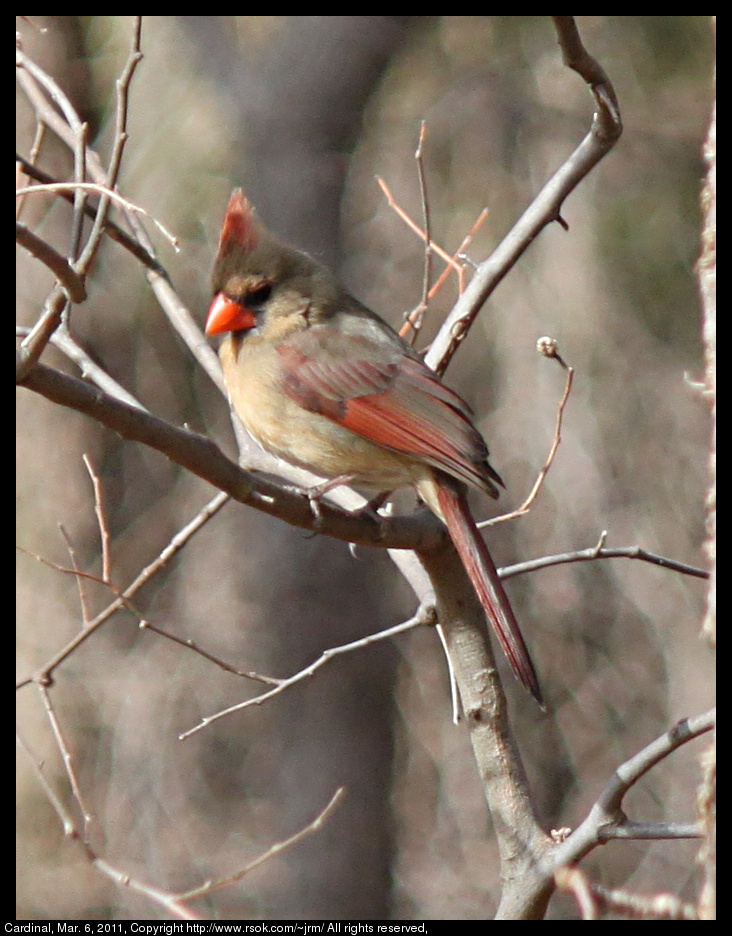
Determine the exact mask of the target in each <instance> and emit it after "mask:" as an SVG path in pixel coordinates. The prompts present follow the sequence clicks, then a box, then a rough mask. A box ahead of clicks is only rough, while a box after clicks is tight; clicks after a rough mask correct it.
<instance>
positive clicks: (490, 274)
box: [425, 16, 622, 374]
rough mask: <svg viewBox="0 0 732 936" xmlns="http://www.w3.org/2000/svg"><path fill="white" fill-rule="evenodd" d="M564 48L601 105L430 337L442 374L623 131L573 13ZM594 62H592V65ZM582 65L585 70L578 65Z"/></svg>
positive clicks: (559, 23) (561, 28)
mask: <svg viewBox="0 0 732 936" xmlns="http://www.w3.org/2000/svg"><path fill="white" fill-rule="evenodd" d="M554 20H555V25H556V28H557V34H558V36H559V39H560V44H561V45H562V47H563V49H567V48H568V49H570V50H571V53H572V54H571V64H570V67H572V68H574V69H575V71H579V73H580V74H581V76H582V77H583V78H584V79H585V81H586V82H587V84H588V85H589V87H590V90H591V91H592V94H593V97H594V99H595V104H596V107H597V110H596V112H595V115H594V118H593V121H592V126H591V128H590V131H589V133H588V134H587V136H586V137H585V138H584V140H583V141H582V142H581V143H580V145H579V146H578V147H577V149H576V150H575V151H574V152H573V153H572V155H571V156H569V158H568V159H567V160H566V161H565V163H564V165H562V166H561V167H560V168H559V169H558V171H557V172H556V173H555V174H554V175H553V176H552V177H551V179H549V181H548V182H547V183H546V184H545V185H544V187H543V188H542V190H541V191H540V192H539V194H538V195H537V196H536V198H535V199H534V201H533V202H532V203H531V205H530V206H529V207H528V208H527V209H526V211H525V212H524V213H523V215H522V216H521V217H520V218H519V219H518V221H517V222H516V224H515V225H514V226H513V228H512V229H511V231H510V232H509V233H508V235H507V236H506V237H505V238H504V239H503V241H501V243H500V244H499V245H498V247H496V249H495V250H494V251H493V253H492V254H491V256H490V257H489V258H488V259H487V260H485V261H484V262H483V263H481V264H480V265H479V266H478V268H477V270H476V271H475V276H474V277H473V278H472V280H471V281H470V283H469V284H468V286H467V288H466V289H465V292H463V293H462V295H461V296H460V297H459V299H458V301H457V303H456V304H455V306H454V308H453V310H452V312H451V313H450V315H449V316H448V317H447V319H446V320H445V322H444V324H443V326H442V328H441V329H440V332H439V334H438V335H437V337H436V338H435V340H434V341H433V343H432V347H431V348H430V350H429V353H428V354H427V356H426V358H425V360H426V362H427V363H428V364H429V366H430V367H432V368H433V369H434V370H435V371H437V373H438V374H443V373H444V372H445V369H446V368H447V365H448V364H449V362H450V360H451V359H452V356H453V354H454V353H455V351H456V350H457V348H458V346H459V345H460V342H461V341H462V340H463V339H464V338H465V335H466V334H467V332H468V330H469V328H470V326H471V324H472V323H473V321H474V320H475V317H476V315H477V314H478V312H479V311H480V310H481V308H482V307H483V305H484V303H485V301H486V299H487V298H488V297H489V296H490V295H491V293H492V292H493V290H494V289H495V288H496V286H498V284H499V283H500V282H501V280H502V279H503V278H504V276H505V275H506V274H507V273H508V271H509V270H510V269H511V268H512V267H513V266H514V265H515V264H516V262H517V261H518V259H519V258H520V257H521V256H522V254H523V253H524V251H525V250H526V249H527V247H528V246H529V244H531V242H532V241H533V240H534V238H535V237H536V236H537V235H538V234H539V233H541V231H542V230H543V229H544V228H545V227H546V226H547V225H548V224H550V223H551V222H552V221H560V220H561V213H560V212H561V207H562V204H563V203H564V200H565V199H566V198H567V196H568V195H569V194H570V192H572V191H573V190H574V189H575V188H576V187H577V185H578V184H579V183H580V182H581V181H582V179H584V178H585V176H586V175H587V174H588V173H589V172H590V170H591V169H592V168H593V167H594V166H595V165H597V163H598V162H599V161H600V160H601V159H602V157H603V156H605V154H606V153H608V152H609V151H610V150H611V149H612V147H613V146H614V145H615V143H616V142H617V141H618V139H619V137H620V134H621V132H622V124H621V121H620V112H619V108H618V103H617V99H616V97H615V91H614V90H613V87H612V84H611V83H610V80H609V78H608V77H607V76H606V75H605V73H604V72H603V71H602V69H601V68H600V66H599V65H598V64H597V63H596V62H595V60H594V59H593V58H592V56H590V55H589V53H587V52H586V50H585V49H584V47H583V46H582V43H581V40H580V38H579V33H578V32H577V28H576V26H575V24H574V17H572V16H557V17H554ZM593 66H594V67H593ZM580 69H581V70H580Z"/></svg>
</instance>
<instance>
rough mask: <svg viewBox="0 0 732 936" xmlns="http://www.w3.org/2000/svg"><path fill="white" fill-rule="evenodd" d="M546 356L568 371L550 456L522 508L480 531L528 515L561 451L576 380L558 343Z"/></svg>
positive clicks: (542, 339)
mask: <svg viewBox="0 0 732 936" xmlns="http://www.w3.org/2000/svg"><path fill="white" fill-rule="evenodd" d="M547 341H552V339H547V338H540V339H539V345H540V347H541V343H542V342H547ZM542 353H544V354H546V352H545V351H542ZM546 356H548V357H552V358H554V359H555V360H557V361H558V362H559V363H560V364H561V366H562V367H563V368H564V369H565V370H566V371H567V382H566V384H565V386H564V393H563V395H562V399H561V400H560V401H559V406H558V408H557V421H556V424H555V427H554V438H553V439H552V445H551V448H550V449H549V454H548V455H547V459H546V461H545V462H544V466H543V468H542V469H541V471H540V472H539V474H538V476H537V478H536V481H535V482H534V486H533V487H532V488H531V491H530V492H529V496H528V497H527V498H526V500H525V501H524V502H523V504H521V506H520V507H517V508H516V509H515V510H512V511H511V512H510V513H507V514H501V516H500V517H493V518H492V519H491V520H484V521H483V522H481V523H479V524H478V527H479V528H480V529H482V528H483V527H488V526H493V524H494V523H503V521H504V520H513V519H514V518H515V517H522V516H523V515H524V514H526V513H528V511H529V510H530V509H531V505H532V504H533V503H534V501H535V500H536V498H537V495H538V494H539V491H540V489H541V486H542V484H543V483H544V479H545V478H546V476H547V474H548V473H549V469H550V468H551V466H552V462H553V461H554V458H555V456H556V454H557V451H558V449H559V443H560V442H561V441H562V419H563V417H564V409H565V407H566V405H567V400H568V399H569V394H570V393H571V392H572V381H573V380H574V369H573V368H572V367H569V366H568V365H567V364H566V363H565V362H564V360H563V359H562V357H561V355H560V354H559V352H558V351H557V349H556V343H554V350H553V353H551V354H546Z"/></svg>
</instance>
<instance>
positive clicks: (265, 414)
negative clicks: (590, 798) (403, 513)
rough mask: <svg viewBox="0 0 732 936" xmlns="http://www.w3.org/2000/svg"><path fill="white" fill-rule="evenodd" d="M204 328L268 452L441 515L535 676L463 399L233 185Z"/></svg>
mask: <svg viewBox="0 0 732 936" xmlns="http://www.w3.org/2000/svg"><path fill="white" fill-rule="evenodd" d="M213 289H214V294H215V295H214V300H213V302H212V304H211V308H210V311H209V314H208V320H207V322H206V334H208V335H215V334H219V333H222V332H228V333H229V334H228V335H227V337H226V338H225V340H224V341H223V343H222V345H221V349H220V352H219V353H220V356H221V363H222V365H223V371H224V379H225V381H226V385H227V388H228V390H229V396H230V399H231V403H232V405H233V407H234V409H235V411H236V413H237V414H238V416H239V417H240V419H241V420H242V422H243V423H244V425H245V426H246V428H247V429H248V430H249V432H250V433H251V434H252V436H254V438H255V439H256V440H257V441H258V442H259V443H260V444H261V445H262V446H263V447H264V448H265V449H267V450H268V451H269V452H272V453H273V454H274V455H277V456H278V457H280V458H283V459H284V460H285V461H287V462H290V463H291V464H294V465H299V466H300V467H302V468H306V469H308V470H309V471H312V472H313V473H315V474H317V475H319V476H320V477H323V478H327V479H330V482H329V484H328V485H327V486H326V488H325V489H328V488H332V487H336V486H337V485H338V484H354V485H355V486H357V487H358V486H361V487H365V488H369V489H372V490H376V491H379V492H387V491H393V490H394V489H395V488H399V487H403V486H406V485H411V486H412V487H413V488H415V489H416V491H417V493H418V495H419V497H420V498H421V499H422V500H423V501H424V503H425V504H427V506H428V507H429V508H430V510H432V511H433V512H434V513H435V514H437V516H438V517H440V518H441V519H442V520H444V522H445V523H446V524H447V528H448V530H449V532H450V536H451V537H452V540H453V542H454V544H455V547H456V549H457V551H458V554H459V555H460V558H461V560H462V562H463V564H464V566H465V569H466V571H467V573H468V575H469V576H470V580H471V582H472V583H473V587H474V588H475V591H476V592H477V594H478V597H479V598H480V602H481V604H482V605H483V608H484V609H485V611H486V614H487V615H488V617H489V618H490V621H491V624H492V625H493V628H494V630H495V632H496V634H497V636H498V639H499V640H500V642H501V646H502V647H503V650H504V652H505V654H506V656H507V657H508V659H509V661H510V663H511V666H512V667H513V671H514V673H515V674H516V676H518V678H519V679H520V680H521V682H522V683H523V684H524V685H525V686H526V688H527V689H528V690H529V692H531V694H532V695H533V696H534V698H535V699H537V701H538V702H539V703H540V704H542V705H543V702H542V697H541V690H540V689H539V682H538V679H537V677H536V672H535V670H534V666H533V664H532V662H531V658H530V656H529V652H528V650H527V649H526V644H525V643H524V640H523V637H522V636H521V631H520V630H519V627H518V624H517V622H516V618H515V617H514V614H513V611H512V610H511V605H510V604H509V601H508V598H507V597H506V593H505V591H504V590H503V585H502V584H501V580H500V579H499V577H498V573H497V571H496V567H495V565H494V563H493V560H492V559H491V556H490V553H489V552H488V548H487V547H486V545H485V543H484V542H483V538H482V537H481V535H480V533H479V531H478V528H477V527H476V525H475V521H474V520H473V518H472V516H471V515H470V510H469V508H468V502H467V490H466V484H472V485H473V486H474V487H477V488H479V489H480V490H481V491H485V493H486V494H489V495H490V496H491V497H497V496H498V489H497V487H496V484H502V482H501V479H500V477H499V476H498V474H497V473H496V472H495V471H494V470H493V468H491V466H490V465H489V464H488V448H487V446H486V444H485V441H484V439H483V437H482V436H481V435H480V433H479V432H478V430H477V429H476V428H475V426H474V425H473V421H472V416H471V412H470V409H469V407H468V405H467V404H466V403H465V402H464V401H463V400H462V399H461V398H460V397H459V396H458V395H457V394H456V393H454V392H453V391H452V390H450V389H449V388H448V387H446V386H445V385H444V384H443V383H442V382H441V381H440V379H439V377H438V376H437V375H436V374H435V373H434V372H433V371H431V370H430V369H429V368H428V367H427V366H426V365H425V364H424V363H423V361H422V359H421V358H420V356H419V355H418V354H417V353H416V352H415V351H414V349H413V348H412V347H411V346H410V345H409V344H407V343H406V342H405V341H403V340H402V338H400V337H399V335H397V333H396V332H395V331H394V330H393V329H392V328H391V327H390V326H389V325H387V323H386V322H384V321H383V320H382V319H381V318H379V316H378V315H375V314H374V313H373V312H371V311H370V310H369V309H367V308H366V307H365V306H363V305H361V303H359V302H358V301H357V300H355V299H353V298H352V297H351V296H349V295H348V293H346V292H345V290H344V289H343V288H342V287H341V286H340V285H339V284H338V282H337V281H336V279H335V278H334V277H333V276H332V274H331V273H330V272H329V271H328V270H326V269H325V268H324V267H322V266H321V265H320V264H319V263H317V262H316V261H315V260H314V259H313V258H312V257H310V256H309V255H308V254H306V253H303V252H302V251H299V250H295V249H294V248H292V247H289V246H287V245H286V244H283V243H282V242H281V241H279V240H278V239H277V238H276V237H275V236H274V235H273V234H271V233H270V232H269V231H268V230H267V229H266V228H265V227H264V226H263V225H262V224H261V222H260V221H259V220H258V218H257V217H256V215H255V212H254V209H253V207H252V206H251V205H250V203H249V202H248V201H247V199H246V198H245V197H244V195H243V194H242V192H241V189H236V191H235V192H234V194H233V195H232V196H231V200H230V201H229V207H228V209H227V211H226V217H225V219H224V225H223V228H222V231H221V239H220V241H219V251H218V255H217V257H216V264H215V267H214V273H213Z"/></svg>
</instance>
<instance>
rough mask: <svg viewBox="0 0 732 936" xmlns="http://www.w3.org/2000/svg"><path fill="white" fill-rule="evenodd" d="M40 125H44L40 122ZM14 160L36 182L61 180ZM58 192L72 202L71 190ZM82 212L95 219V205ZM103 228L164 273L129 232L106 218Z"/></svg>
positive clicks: (126, 247)
mask: <svg viewBox="0 0 732 936" xmlns="http://www.w3.org/2000/svg"><path fill="white" fill-rule="evenodd" d="M42 126H44V125H43V124H42ZM90 152H91V151H90ZM15 160H16V162H17V163H18V166H19V167H20V168H21V169H22V170H23V174H24V175H26V176H28V177H29V178H31V179H35V180H36V181H37V182H42V183H43V184H45V185H56V184H58V183H59V182H60V181H61V180H60V179H56V178H55V177H54V176H52V175H49V174H48V173H47V172H44V171H43V170H42V169H39V168H38V166H34V165H33V164H32V163H31V162H30V161H29V160H27V159H25V158H24V157H23V156H21V155H20V154H18V153H16V154H15ZM58 194H59V195H60V197H61V198H63V199H65V200H66V201H68V202H70V203H71V204H73V202H74V194H73V192H63V191H62V192H59V193H58ZM84 214H85V215H86V216H87V217H88V218H91V219H92V220H93V221H94V220H96V217H97V207H96V205H89V204H87V205H85V206H84ZM104 230H105V233H106V234H107V236H108V237H110V238H111V239H112V240H114V241H116V242H117V243H118V244H120V245H121V246H122V247H124V248H125V250H128V251H129V252H130V253H131V254H132V255H133V256H134V257H136V258H137V259H138V260H139V261H140V262H141V263H142V264H144V265H145V266H146V267H148V269H151V270H155V271H156V272H158V273H164V270H163V267H162V266H161V265H160V263H159V262H158V260H157V258H156V257H155V256H153V254H151V253H149V252H148V251H147V250H146V249H145V247H143V246H142V244H140V243H139V241H137V240H136V239H135V238H134V237H133V236H132V235H131V234H128V233H127V231H123V230H122V228H121V227H120V226H119V225H118V224H116V223H115V222H114V221H111V220H110V219H109V218H106V219H105V221H104Z"/></svg>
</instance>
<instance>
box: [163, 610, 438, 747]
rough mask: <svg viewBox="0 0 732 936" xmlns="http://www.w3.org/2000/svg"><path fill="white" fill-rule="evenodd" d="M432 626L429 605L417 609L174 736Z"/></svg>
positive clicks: (186, 734) (193, 731) (182, 737)
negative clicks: (338, 660) (341, 659)
mask: <svg viewBox="0 0 732 936" xmlns="http://www.w3.org/2000/svg"><path fill="white" fill-rule="evenodd" d="M434 623H435V612H434V608H432V607H431V606H430V607H420V608H419V609H418V610H417V613H416V614H415V615H414V616H413V617H411V618H410V619H409V620H408V621H402V623H401V624H396V625H395V626H394V627H387V628H386V630H383V631H379V632H378V633H376V634H369V635H368V636H367V637H361V638H360V639H359V640H352V641H351V642H350V643H347V644H341V646H339V647H331V648H330V649H328V650H324V651H323V652H322V653H321V655H320V656H319V657H318V659H317V660H315V661H314V662H313V663H311V664H310V666H306V667H305V668H304V669H301V670H299V672H297V673H295V674H294V675H292V676H289V677H288V678H287V679H283V680H282V681H281V682H280V683H279V685H277V686H275V687H274V689H270V690H269V692H263V693H262V694H261V695H258V696H254V697H253V698H251V699H246V700H245V701H244V702H238V703H237V704H236V705H232V706H230V707H229V708H226V709H222V710H221V711H220V712H216V713H215V714H214V715H209V716H207V717H206V718H202V719H201V721H200V722H199V723H198V724H197V725H195V726H194V727H193V728H189V729H188V731H184V732H183V733H182V734H180V735H178V737H179V738H180V740H181V741H183V740H185V739H186V738H190V736H191V735H193V734H196V732H198V731H201V729H202V728H206V727H207V726H208V725H210V724H212V722H215V721H218V720H219V719H220V718H224V717H225V716H227V715H231V714H233V713H234V712H240V711H242V710H243V709H246V708H250V707H251V706H252V705H262V704H263V703H264V702H268V701H269V700H270V699H272V698H274V696H276V695H279V694H280V693H281V692H284V691H285V689H289V688H290V686H294V685H295V683H298V682H300V681H301V680H303V679H306V678H308V677H309V676H312V675H313V673H315V672H316V670H319V669H320V667H321V666H324V665H325V664H326V663H328V662H329V661H330V660H332V659H333V658H334V657H337V656H340V655H341V654H344V653H352V652H353V651H354V650H360V649H362V648H363V647H368V646H370V645H371V644H373V643H376V642H377V641H380V640H387V639H389V638H390V637H396V636H397V635H398V634H403V633H404V632H405V631H408V630H412V629H413V628H415V627H421V626H423V625H425V624H434Z"/></svg>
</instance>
